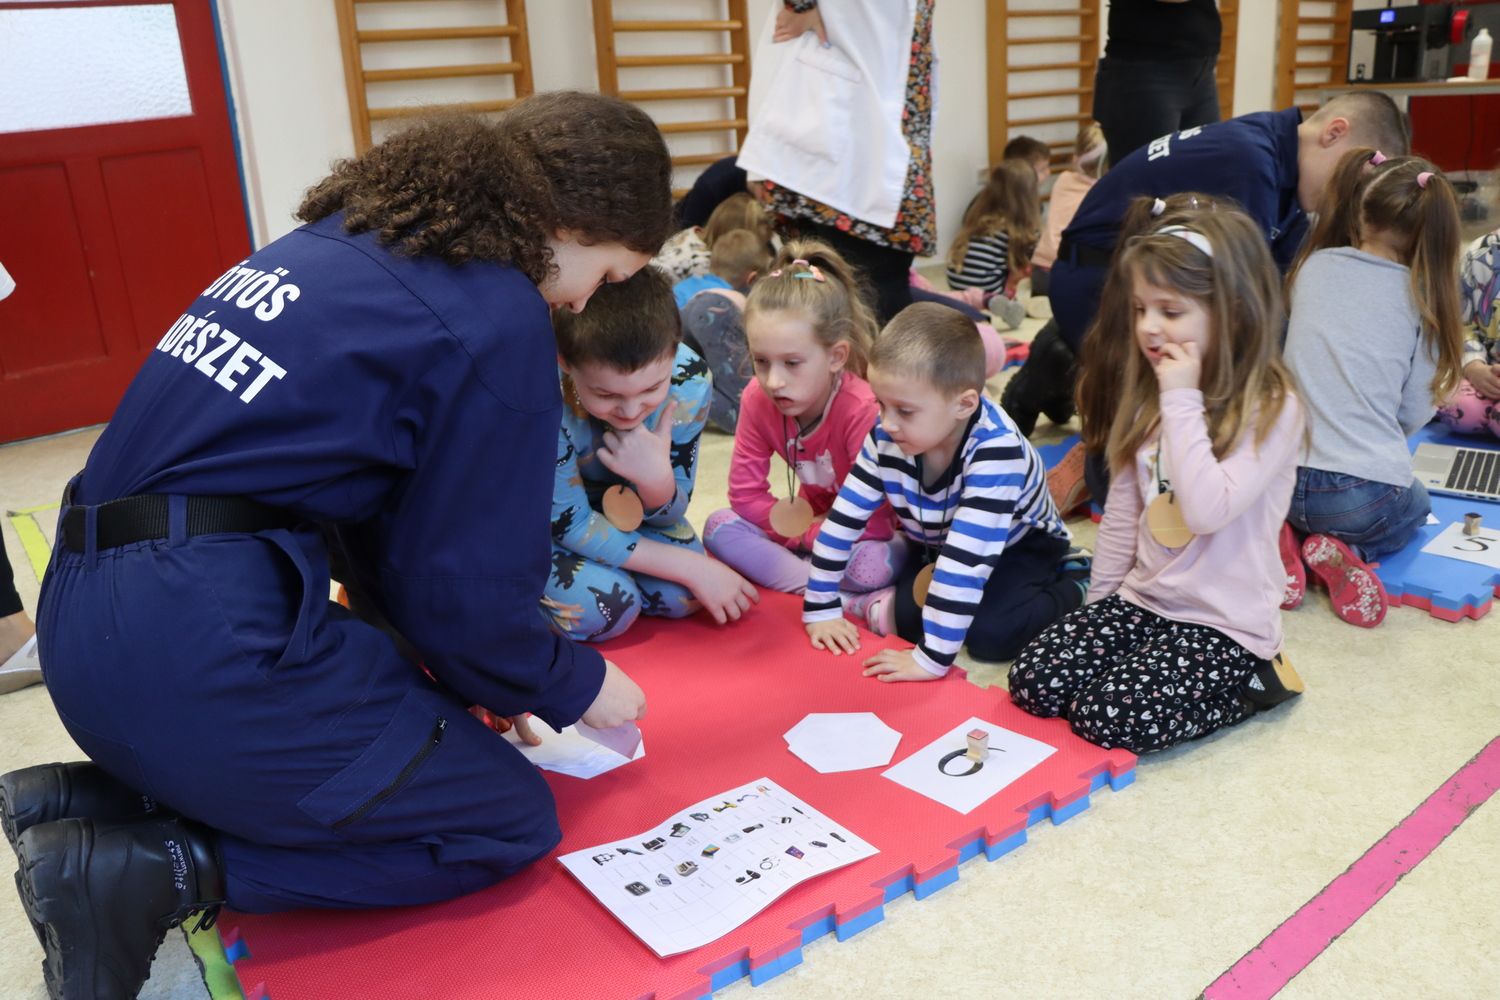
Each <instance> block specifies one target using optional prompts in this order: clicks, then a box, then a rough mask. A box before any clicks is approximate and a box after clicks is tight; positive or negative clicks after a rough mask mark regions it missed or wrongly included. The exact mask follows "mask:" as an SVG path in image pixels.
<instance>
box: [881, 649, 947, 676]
mask: <svg viewBox="0 0 1500 1000" xmlns="http://www.w3.org/2000/svg"><path fill="white" fill-rule="evenodd" d="M865 676H866V677H879V678H880V679H881V680H883V681H887V682H889V681H935V680H937V679H938V678H937V674H934V673H929V672H928V671H926V670H923V669H922V667H921V666H920V665H919V664H918V663H917V658H916V657H915V656H913V655H912V651H911V650H909V649H882V650H881V651H880V652H878V653H876V654H875V655H874V656H872V657H870V658H869V659H868V660H866V661H865Z"/></svg>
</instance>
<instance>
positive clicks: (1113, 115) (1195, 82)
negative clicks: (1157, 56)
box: [1094, 56, 1219, 163]
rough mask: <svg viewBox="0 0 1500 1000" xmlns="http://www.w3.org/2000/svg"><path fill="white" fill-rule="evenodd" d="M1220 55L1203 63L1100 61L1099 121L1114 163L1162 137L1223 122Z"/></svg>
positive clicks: (1096, 107) (1096, 104)
mask: <svg viewBox="0 0 1500 1000" xmlns="http://www.w3.org/2000/svg"><path fill="white" fill-rule="evenodd" d="M1217 62H1218V57H1217V56H1209V57H1208V58H1202V59H1166V60H1162V61H1160V62H1154V61H1150V60H1141V61H1137V60H1124V61H1122V60H1119V59H1109V58H1104V59H1100V60H1099V70H1098V72H1097V73H1096V74H1095V75H1094V118H1095V119H1096V120H1097V121H1098V122H1099V124H1100V125H1101V126H1103V128H1104V139H1105V141H1106V142H1108V143H1109V162H1111V163H1119V162H1120V161H1121V160H1123V159H1124V158H1125V157H1126V156H1127V155H1128V154H1129V153H1131V152H1132V151H1134V150H1137V149H1140V148H1141V147H1142V146H1144V145H1146V144H1147V143H1149V142H1150V141H1151V140H1152V139H1155V138H1157V137H1158V136H1163V135H1166V134H1167V133H1169V132H1180V131H1181V130H1183V129H1185V128H1192V127H1193V126H1194V125H1207V124H1209V123H1211V122H1216V121H1218V120H1219V90H1218V86H1217V85H1216V83H1215V81H1214V65H1215V63H1217Z"/></svg>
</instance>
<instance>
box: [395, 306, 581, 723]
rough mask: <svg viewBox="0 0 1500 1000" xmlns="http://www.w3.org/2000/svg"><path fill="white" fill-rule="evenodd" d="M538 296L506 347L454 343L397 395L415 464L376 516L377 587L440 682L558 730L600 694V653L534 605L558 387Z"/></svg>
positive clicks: (545, 555) (506, 335) (546, 541)
mask: <svg viewBox="0 0 1500 1000" xmlns="http://www.w3.org/2000/svg"><path fill="white" fill-rule="evenodd" d="M535 306H536V307H535V308H527V309H518V310H517V311H516V312H515V313H512V314H511V315H510V317H509V319H508V320H507V321H506V329H505V330H504V331H503V350H495V351H492V352H489V354H488V355H486V356H482V357H475V356H473V355H472V354H471V353H470V351H471V350H473V349H474V347H475V345H474V344H472V343H458V342H456V343H455V349H454V350H453V351H452V352H451V354H450V355H449V356H448V357H446V358H445V359H443V360H442V361H440V362H439V363H438V364H437V365H436V366H434V369H433V370H432V371H431V372H429V373H428V374H427V375H426V376H425V377H423V378H422V379H420V380H419V382H418V386H417V388H416V389H415V390H414V392H413V394H412V396H411V398H408V399H407V400H405V401H403V402H402V403H401V404H400V406H399V408H398V411H397V413H396V424H397V426H398V427H399V428H400V429H401V430H400V437H401V440H402V442H403V444H402V447H409V448H410V449H411V450H412V452H413V454H412V458H413V465H414V472H413V474H412V476H411V477H410V479H409V480H408V482H407V483H406V485H405V487H404V488H403V490H402V493H401V496H400V499H399V501H398V509H397V511H396V512H395V514H394V515H393V516H391V517H389V518H388V519H387V521H386V529H385V538H384V540H383V546H382V550H383V553H382V558H381V565H380V587H381V591H382V593H383V596H384V598H385V602H386V606H387V608H388V610H389V613H390V618H391V621H392V624H394V625H395V626H396V627H397V628H398V629H399V630H400V631H401V633H402V634H403V635H404V636H406V638H407V639H409V640H410V641H411V643H412V644H413V645H414V646H416V648H417V649H418V650H419V651H420V652H421V654H422V656H423V662H424V664H425V665H426V666H427V668H428V669H429V670H431V671H432V673H433V674H434V675H435V676H436V677H438V679H439V680H441V681H442V682H443V683H444V684H446V685H448V686H449V687H451V688H453V689H454V690H456V691H457V692H459V693H460V694H461V695H462V696H463V697H465V698H467V699H471V700H472V701H474V702H475V703H476V704H479V705H483V706H484V707H486V708H488V709H490V710H491V711H493V712H496V713H498V714H501V715H515V714H518V713H520V712H523V711H530V712H534V713H535V714H536V715H538V716H540V717H541V718H542V719H543V720H544V721H546V722H547V723H548V724H549V725H551V726H553V727H554V728H559V729H560V728H562V727H563V726H566V725H569V724H570V723H572V722H574V721H575V720H577V718H578V717H579V716H580V715H582V714H583V712H584V711H585V710H586V709H587V708H588V707H589V705H590V704H591V703H592V702H593V700H594V698H595V696H596V695H597V694H598V693H599V688H600V685H601V684H602V683H603V678H604V661H603V658H602V657H601V656H600V654H599V653H598V651H596V650H594V649H593V648H591V647H588V646H583V645H576V644H574V643H573V642H571V641H570V640H568V639H567V638H566V637H564V636H561V635H559V634H557V633H555V632H554V631H553V630H552V629H551V627H550V626H549V625H548V623H547V621H546V619H545V618H544V617H543V615H542V612H541V608H540V605H539V601H540V600H541V597H542V593H543V589H544V587H545V585H546V578H547V574H548V572H550V565H551V563H550V560H551V532H550V524H549V522H550V518H549V514H550V510H551V503H552V475H553V466H554V463H555V461H556V458H557V429H558V425H559V422H560V419H561V414H562V400H561V395H560V393H559V391H558V385H557V368H556V346H555V342H554V340H553V337H552V329H551V325H550V323H549V322H548V320H547V316H546V312H545V307H544V306H542V305H541V303H540V298H539V297H538V298H537V302H536V303H535Z"/></svg>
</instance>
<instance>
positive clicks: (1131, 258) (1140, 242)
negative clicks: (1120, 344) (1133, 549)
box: [1091, 205, 1294, 475]
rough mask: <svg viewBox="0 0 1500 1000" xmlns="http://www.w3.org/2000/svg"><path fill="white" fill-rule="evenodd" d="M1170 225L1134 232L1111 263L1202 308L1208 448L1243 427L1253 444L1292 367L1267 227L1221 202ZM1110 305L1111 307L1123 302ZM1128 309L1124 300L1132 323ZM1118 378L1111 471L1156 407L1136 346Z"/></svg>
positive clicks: (1153, 386)
mask: <svg viewBox="0 0 1500 1000" xmlns="http://www.w3.org/2000/svg"><path fill="white" fill-rule="evenodd" d="M1170 228H1172V227H1169V226H1159V227H1157V228H1155V229H1153V230H1151V231H1150V232H1147V233H1145V234H1144V235H1141V236H1137V237H1135V238H1133V239H1131V240H1130V241H1129V242H1128V243H1127V244H1126V245H1124V246H1123V247H1122V248H1121V250H1120V253H1119V255H1118V256H1117V257H1116V259H1115V263H1114V267H1115V269H1116V270H1117V272H1118V275H1119V276H1120V277H1122V278H1124V279H1125V280H1126V281H1127V282H1133V281H1134V279H1135V278H1140V279H1142V280H1144V281H1146V282H1149V283H1150V284H1152V285H1155V286H1157V287H1159V288H1167V289H1172V290H1173V291H1176V292H1178V293H1179V294H1182V295H1185V296H1188V297H1189V298H1192V299H1193V300H1195V301H1197V302H1198V303H1200V304H1201V305H1202V306H1203V308H1204V309H1205V311H1206V312H1207V313H1208V329H1209V337H1208V346H1207V348H1206V349H1205V350H1204V352H1203V357H1202V375H1201V377H1200V381H1199V387H1200V388H1201V389H1202V391H1203V406H1204V410H1205V411H1206V413H1205V415H1206V417H1207V419H1208V437H1209V441H1210V443H1211V444H1212V446H1213V452H1214V456H1215V457H1216V458H1223V457H1224V456H1225V455H1226V454H1228V453H1229V451H1230V450H1231V449H1232V448H1233V447H1234V446H1235V445H1236V443H1238V442H1239V441H1240V439H1241V437H1242V436H1243V435H1244V434H1245V433H1246V432H1251V433H1252V434H1253V440H1254V442H1255V443H1256V444H1259V443H1260V442H1262V441H1264V440H1265V438H1266V435H1267V434H1269V433H1270V431H1271V428H1272V427H1273V426H1275V424H1276V420H1277V418H1278V417H1279V416H1280V415H1281V409H1282V407H1283V406H1284V405H1286V402H1287V398H1288V396H1290V395H1291V394H1292V391H1293V384H1294V383H1293V381H1292V375H1291V372H1290V371H1288V370H1287V368H1286V366H1285V365H1284V364H1283V363H1282V361H1281V346H1280V342H1281V332H1282V327H1283V324H1284V320H1285V315H1286V313H1285V307H1284V304H1283V301H1282V292H1281V279H1280V277H1279V275H1278V274H1277V272H1276V264H1275V262H1274V261H1273V260H1272V259H1271V251H1270V248H1269V247H1268V246H1267V245H1266V238H1265V235H1264V234H1263V233H1262V232H1261V231H1260V228H1259V227H1258V226H1257V225H1256V224H1255V223H1254V222H1252V221H1251V220H1250V218H1249V216H1247V215H1245V214H1244V213H1243V212H1241V211H1239V210H1238V209H1232V208H1228V207H1227V206H1223V205H1220V206H1219V207H1218V208H1217V210H1214V211H1208V212H1200V213H1198V214H1197V215H1196V216H1195V217H1194V218H1192V220H1191V222H1190V223H1188V224H1186V225H1185V226H1183V229H1186V230H1187V231H1188V232H1187V233H1183V232H1180V231H1179V232H1176V233H1174V232H1170V231H1163V230H1164V229H1170ZM1195 234H1196V235H1198V236H1201V237H1202V238H1203V239H1205V240H1207V242H1208V246H1209V247H1210V249H1211V250H1212V255H1210V254H1208V253H1205V252H1204V251H1203V250H1202V249H1200V248H1199V247H1198V246H1197V245H1196V241H1195V240H1193V239H1190V238H1185V236H1192V235H1195ZM1111 305H1112V307H1113V308H1115V309H1118V308H1119V307H1120V305H1121V303H1117V302H1116V303H1111ZM1133 312H1134V310H1133V309H1130V308H1129V307H1128V305H1127V311H1126V316H1125V318H1126V320H1128V321H1130V322H1129V323H1128V325H1130V326H1132V327H1133V325H1134V324H1133ZM1120 332H1121V333H1126V334H1130V333H1133V331H1120ZM1131 342H1132V343H1133V342H1134V337H1133V336H1131ZM1091 363H1092V361H1091ZM1123 381H1124V391H1123V393H1122V394H1121V396H1120V400H1119V405H1118V406H1117V408H1116V409H1115V414H1114V421H1113V423H1112V424H1111V426H1110V430H1109V445H1108V450H1107V455H1108V458H1109V464H1110V468H1111V469H1112V470H1114V471H1115V474H1117V475H1118V474H1121V473H1122V472H1123V470H1125V469H1126V468H1128V467H1129V465H1130V463H1131V462H1132V461H1133V460H1134V458H1135V454H1136V452H1137V451H1139V450H1140V448H1141V447H1142V446H1143V445H1144V444H1145V442H1146V440H1147V439H1148V438H1149V437H1150V436H1151V435H1152V434H1153V433H1155V431H1156V428H1157V424H1158V422H1159V418H1160V414H1161V409H1160V401H1159V398H1158V388H1157V381H1156V373H1155V372H1154V371H1153V370H1152V368H1151V365H1150V363H1149V362H1148V361H1147V360H1146V359H1145V357H1144V356H1143V355H1142V354H1141V352H1140V350H1139V349H1138V348H1137V349H1135V350H1132V351H1130V353H1129V355H1128V356H1127V357H1126V359H1125V367H1124V378H1123Z"/></svg>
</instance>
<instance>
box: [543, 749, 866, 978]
mask: <svg viewBox="0 0 1500 1000" xmlns="http://www.w3.org/2000/svg"><path fill="white" fill-rule="evenodd" d="M878 853H880V852H879V851H878V850H877V849H876V848H875V847H873V846H871V845H870V844H868V843H866V842H865V841H864V840H862V839H861V838H860V837H858V836H856V835H855V834H854V833H853V832H851V831H850V830H848V829H846V828H844V827H843V826H841V825H839V824H838V823H835V822H834V821H833V820H831V819H829V818H828V817H827V816H824V815H823V814H822V813H820V812H818V811H817V810H816V809H814V808H812V807H811V806H809V805H808V804H807V803H806V802H803V801H802V800H801V799H799V798H797V797H796V796H795V795H793V794H791V793H790V792H788V791H787V790H786V789H784V788H782V787H781V786H780V785H778V784H776V783H775V782H774V781H772V780H771V779H769V778H761V779H759V780H757V781H752V782H750V783H749V784H746V785H742V786H740V787H739V788H734V789H731V790H730V791H727V792H725V793H723V794H722V795H716V796H714V797H713V798H710V799H704V800H703V801H702V802H698V803H695V804H694V805H691V806H688V807H687V808H686V809H684V810H683V811H681V812H679V813H676V814H675V815H672V816H669V817H667V818H666V819H665V820H663V821H662V822H661V823H660V824H658V825H657V826H654V827H652V828H651V829H649V830H643V831H641V832H640V833H638V834H636V835H635V836H632V837H626V838H623V839H620V840H612V841H606V842H605V843H602V844H600V845H598V846H597V847H589V848H585V849H584V850H581V851H574V852H573V853H572V854H565V855H563V856H562V857H561V858H559V859H558V860H560V861H561V862H562V863H563V866H564V867H565V868H567V870H568V871H569V872H571V873H572V874H573V876H574V877H575V878H577V879H578V881H580V882H582V883H583V886H584V888H586V889H587V890H588V891H589V892H591V893H593V895H594V897H595V898H596V899H598V900H599V902H601V903H603V904H604V907H605V909H607V910H609V912H610V913H613V914H614V915H615V917H616V918H617V919H618V920H619V921H620V922H621V923H623V924H624V925H625V926H626V927H627V928H629V929H630V931H631V933H633V934H634V935H635V936H636V937H638V938H640V939H641V940H642V941H644V942H645V943H646V945H647V947H649V948H650V949H651V950H652V951H654V952H656V954H657V955H659V956H661V957H662V958H666V957H668V956H669V955H678V954H681V953H682V952H685V951H692V950H693V949H694V948H698V947H701V946H703V945H705V944H708V943H709V942H710V941H713V940H716V939H717V938H721V937H723V936H724V935H725V934H728V933H729V932H730V931H732V930H734V929H735V928H736V927H738V926H740V925H741V924H743V923H744V922H745V921H747V920H749V919H750V918H751V917H753V916H755V915H756V914H757V913H759V912H760V911H761V910H763V909H765V908H766V907H767V906H769V905H770V904H771V903H772V902H773V901H775V900H776V899H777V898H778V897H779V896H781V895H782V894H783V893H785V892H786V891H787V890H788V889H790V888H792V887H793V886H795V885H798V884H800V883H802V882H806V881H807V880H808V879H810V878H816V877H817V876H819V875H822V874H824V873H826V872H831V871H833V870H835V869H837V868H842V867H844V866H845V865H848V864H853V863H854V862H856V861H860V860H862V859H864V858H868V857H872V856H873V855H875V854H878Z"/></svg>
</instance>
